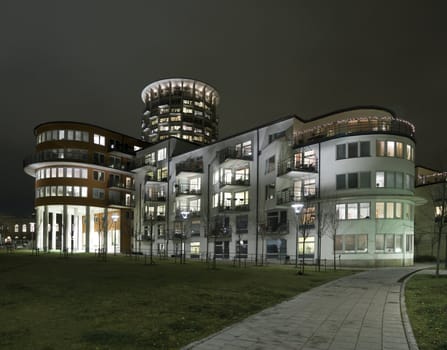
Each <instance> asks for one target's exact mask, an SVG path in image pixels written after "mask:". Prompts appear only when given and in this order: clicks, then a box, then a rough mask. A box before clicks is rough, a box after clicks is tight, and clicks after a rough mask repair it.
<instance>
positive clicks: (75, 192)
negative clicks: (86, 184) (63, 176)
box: [73, 186, 81, 197]
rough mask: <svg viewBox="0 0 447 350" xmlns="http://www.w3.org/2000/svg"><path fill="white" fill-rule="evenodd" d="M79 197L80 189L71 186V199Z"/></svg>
mask: <svg viewBox="0 0 447 350" xmlns="http://www.w3.org/2000/svg"><path fill="white" fill-rule="evenodd" d="M80 196H81V188H80V187H79V186H73V197H80Z"/></svg>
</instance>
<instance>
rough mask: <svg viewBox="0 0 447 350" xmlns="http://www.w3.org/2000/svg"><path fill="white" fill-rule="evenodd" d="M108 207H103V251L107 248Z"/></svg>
mask: <svg viewBox="0 0 447 350" xmlns="http://www.w3.org/2000/svg"><path fill="white" fill-rule="evenodd" d="M108 214H109V213H108V209H107V208H104V221H103V223H104V226H103V231H104V251H105V252H106V253H107V251H108V250H109V249H108V244H109V239H108V238H109V237H108V236H109V220H108Z"/></svg>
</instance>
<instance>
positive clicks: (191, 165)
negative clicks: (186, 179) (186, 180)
mask: <svg viewBox="0 0 447 350" xmlns="http://www.w3.org/2000/svg"><path fill="white" fill-rule="evenodd" d="M175 173H176V175H178V174H180V173H192V174H203V161H201V160H187V161H184V162H181V163H178V164H176V166H175Z"/></svg>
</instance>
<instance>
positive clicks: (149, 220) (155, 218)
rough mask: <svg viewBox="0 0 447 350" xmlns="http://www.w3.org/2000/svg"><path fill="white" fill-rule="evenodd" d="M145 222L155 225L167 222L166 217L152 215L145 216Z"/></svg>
mask: <svg viewBox="0 0 447 350" xmlns="http://www.w3.org/2000/svg"><path fill="white" fill-rule="evenodd" d="M143 218H144V222H145V223H154V222H160V221H162V222H164V221H166V216H165V215H151V214H144V217H143Z"/></svg>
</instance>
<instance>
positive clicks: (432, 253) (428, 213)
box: [414, 166, 447, 260]
mask: <svg viewBox="0 0 447 350" xmlns="http://www.w3.org/2000/svg"><path fill="white" fill-rule="evenodd" d="M446 181H447V173H446V172H442V171H437V170H433V169H429V168H425V167H420V166H418V167H416V189H415V194H416V196H417V197H419V198H423V199H424V203H423V205H421V206H420V207H418V210H417V211H416V215H415V233H416V234H415V238H414V239H415V257H418V258H420V259H422V260H427V259H430V258H432V259H434V258H435V257H436V256H437V249H438V244H439V236H438V234H439V230H440V229H441V242H440V243H441V244H440V259H441V260H445V257H446V254H447V250H446V240H447V238H446V234H445V232H446V229H447V212H444V213H442V208H443V206H445V203H446V201H447V186H446ZM443 203H444V205H443ZM442 217H443V218H442Z"/></svg>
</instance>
